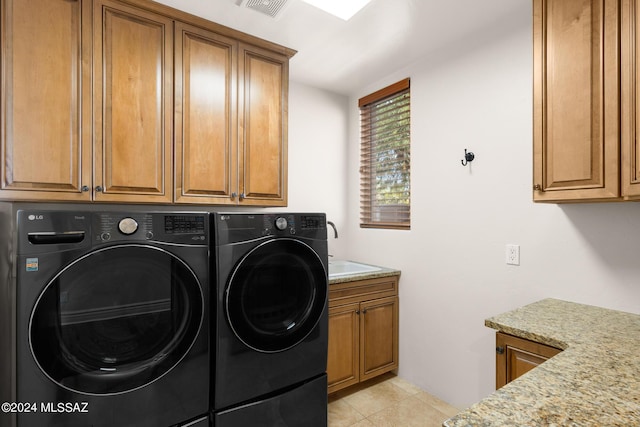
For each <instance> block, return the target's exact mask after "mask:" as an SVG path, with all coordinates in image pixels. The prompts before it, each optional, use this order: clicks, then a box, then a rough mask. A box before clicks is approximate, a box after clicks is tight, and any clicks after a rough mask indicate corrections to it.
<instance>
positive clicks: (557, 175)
mask: <svg viewBox="0 0 640 427" xmlns="http://www.w3.org/2000/svg"><path fill="white" fill-rule="evenodd" d="M638 6H639V5H638V2H637V1H636V0H621V1H620V2H618V1H616V0H601V1H595V0H534V20H533V24H534V73H533V75H534V129H533V141H534V181H533V183H534V190H533V192H534V193H533V198H534V200H535V201H542V202H579V201H587V202H589V201H607V200H611V201H618V200H637V199H640V146H639V142H638V136H637V134H638V123H639V120H640V113H639V112H638V107H637V103H638V99H640V98H639V96H640V91H639V89H638V87H639V86H638V83H639V82H640V73H639V71H638V70H639V68H638V60H639V58H640V47H639V46H640V32H639V31H638V30H639V28H638V23H639V19H640V12H639V8H638Z"/></svg>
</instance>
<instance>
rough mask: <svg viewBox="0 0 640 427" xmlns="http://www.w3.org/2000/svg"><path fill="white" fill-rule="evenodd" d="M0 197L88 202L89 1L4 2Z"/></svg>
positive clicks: (89, 130)
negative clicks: (0, 174)
mask: <svg viewBox="0 0 640 427" xmlns="http://www.w3.org/2000/svg"><path fill="white" fill-rule="evenodd" d="M0 7H1V9H0V14H1V23H0V27H1V28H2V33H1V37H2V51H1V52H2V57H1V58H0V61H1V63H2V88H1V89H0V90H1V93H2V105H1V108H2V111H1V112H0V115H1V122H2V133H1V141H0V147H1V150H2V152H1V153H0V165H1V166H0V168H1V171H2V176H1V178H0V179H1V182H0V199H9V200H69V201H88V200H90V199H91V192H90V191H89V190H90V187H91V185H92V184H91V175H92V168H91V129H92V127H91V87H90V86H89V85H88V84H86V83H85V82H90V81H91V67H90V64H91V43H90V41H91V25H90V24H91V18H92V17H91V3H90V1H89V0H80V1H68V0H29V1H25V0H3V1H2V2H1V3H0Z"/></svg>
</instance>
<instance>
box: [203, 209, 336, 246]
mask: <svg viewBox="0 0 640 427" xmlns="http://www.w3.org/2000/svg"><path fill="white" fill-rule="evenodd" d="M211 218H212V221H213V223H214V226H215V232H214V233H215V240H216V244H217V245H225V244H230V243H237V242H243V241H250V240H252V239H258V238H261V237H269V236H273V237H294V236H296V237H304V238H308V239H319V240H326V239H327V219H326V216H325V214H323V213H266V214H248V213H215V214H212V215H211Z"/></svg>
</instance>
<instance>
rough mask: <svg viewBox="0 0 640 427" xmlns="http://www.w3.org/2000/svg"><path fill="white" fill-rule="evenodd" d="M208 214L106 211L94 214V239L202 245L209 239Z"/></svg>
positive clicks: (104, 241) (96, 240)
mask: <svg viewBox="0 0 640 427" xmlns="http://www.w3.org/2000/svg"><path fill="white" fill-rule="evenodd" d="M208 223H209V221H208V213H193V214H191V213H180V214H171V213H162V212H153V213H144V212H133V213H132V212H108V213H96V214H94V215H93V240H94V242H97V243H107V242H115V241H123V240H128V241H132V240H133V241H146V240H154V241H162V242H169V243H184V244H205V243H207V242H208V240H209V227H208Z"/></svg>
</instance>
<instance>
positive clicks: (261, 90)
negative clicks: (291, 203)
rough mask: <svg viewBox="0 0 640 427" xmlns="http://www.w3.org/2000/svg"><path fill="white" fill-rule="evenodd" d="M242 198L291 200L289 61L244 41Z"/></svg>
mask: <svg viewBox="0 0 640 427" xmlns="http://www.w3.org/2000/svg"><path fill="white" fill-rule="evenodd" d="M239 76H240V85H239V94H238V95H239V99H240V105H239V115H240V116H239V126H240V128H239V129H240V135H239V138H240V146H239V149H240V160H239V162H240V163H239V164H240V166H239V167H240V171H239V172H240V179H239V191H240V196H239V197H240V203H241V204H250V205H262V206H286V205H287V127H288V125H287V114H288V113H287V97H288V91H289V83H288V82H289V60H288V58H287V57H286V56H284V55H278V54H275V53H273V52H269V51H265V50H263V49H260V48H257V47H254V46H249V45H240V61H239Z"/></svg>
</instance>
